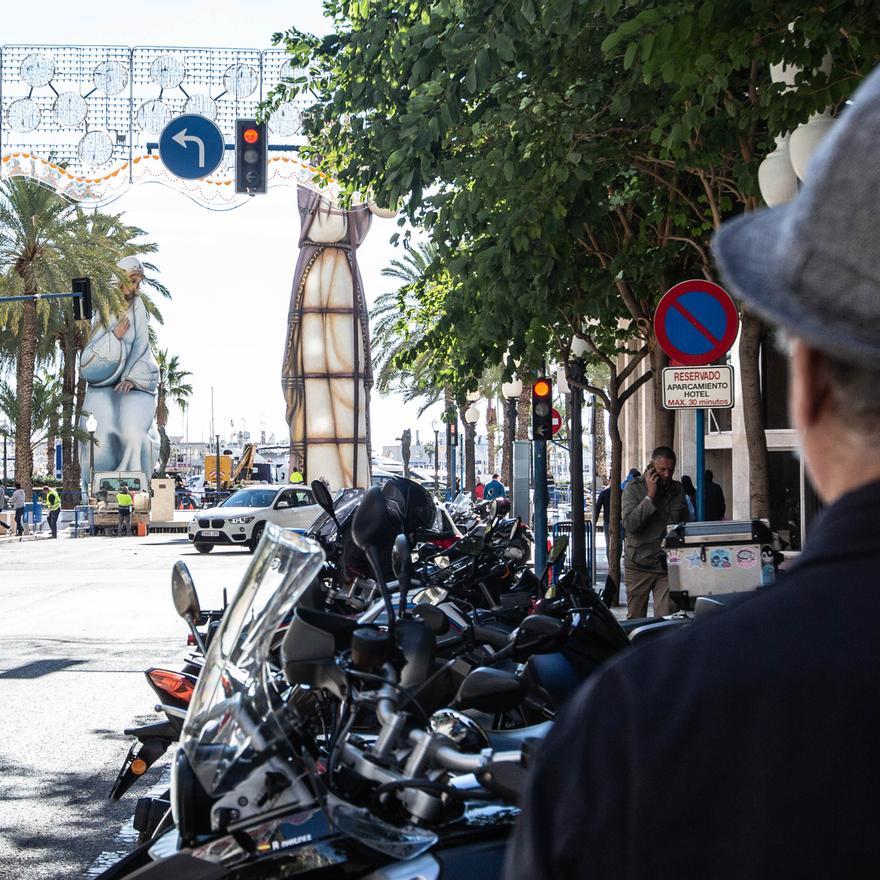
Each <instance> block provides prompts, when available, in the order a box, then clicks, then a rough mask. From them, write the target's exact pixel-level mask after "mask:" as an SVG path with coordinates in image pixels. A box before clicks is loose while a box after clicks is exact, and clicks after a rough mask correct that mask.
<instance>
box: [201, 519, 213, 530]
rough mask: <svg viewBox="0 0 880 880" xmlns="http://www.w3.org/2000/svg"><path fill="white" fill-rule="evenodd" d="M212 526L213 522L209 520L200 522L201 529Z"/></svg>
mask: <svg viewBox="0 0 880 880" xmlns="http://www.w3.org/2000/svg"><path fill="white" fill-rule="evenodd" d="M210 524H211V521H210V520H209V519H200V520H199V528H200V529H207V528H208V527H209V526H210Z"/></svg>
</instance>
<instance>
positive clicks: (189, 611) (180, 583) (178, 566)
mask: <svg viewBox="0 0 880 880" xmlns="http://www.w3.org/2000/svg"><path fill="white" fill-rule="evenodd" d="M171 596H172V598H173V599H174V608H175V610H176V611H177V613H178V614H179V615H180V616H181V617H182V618H183V619H184V620H185V621H186V622H187V623H188V624H190V626H195V625H196V624H197V623H198V622H199V620H200V618H201V616H202V609H201V607H200V606H199V597H198V594H197V593H196V585H195V582H194V581H193V579H192V575H191V574H190V573H189V569H188V568H187V567H186V563H185V562H181V561H180V560H179V559H178V560H177V562H175V563H174V568H172V569H171Z"/></svg>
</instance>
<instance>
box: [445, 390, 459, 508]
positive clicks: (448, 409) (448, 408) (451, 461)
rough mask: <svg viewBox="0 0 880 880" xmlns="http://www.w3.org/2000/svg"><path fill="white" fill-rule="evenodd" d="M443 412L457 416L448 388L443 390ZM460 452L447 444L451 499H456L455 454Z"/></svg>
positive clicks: (447, 485) (447, 467)
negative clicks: (453, 474)
mask: <svg viewBox="0 0 880 880" xmlns="http://www.w3.org/2000/svg"><path fill="white" fill-rule="evenodd" d="M443 411H444V413H447V414H453V415H454V414H455V404H454V402H453V399H452V392H451V391H450V390H449V389H448V388H444V389H443ZM444 430H446V436H447V438H448V437H449V431H448V430H447V429H446V426H445V423H444ZM457 451H458V450H457V449H456V448H455V447H454V446H452V445H451V444H450V443H447V444H446V488H447V492H448V493H449V496H450V497H451V498H454V497H455V482H454V481H453V479H452V472H453V470H454V468H455V453H456V452H457Z"/></svg>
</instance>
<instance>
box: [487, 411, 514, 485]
mask: <svg viewBox="0 0 880 880" xmlns="http://www.w3.org/2000/svg"><path fill="white" fill-rule="evenodd" d="M497 428H498V411H497V410H496V409H495V401H494V400H493V399H492V398H491V397H490V398H488V399H487V400H486V449H487V452H486V458H487V469H488V471H489V473H490V474H494V473H495V471H496V470H497V469H498V462H497V461H496V460H495V459H496V458H497V455H498V450H496V449H495V437H496V434H497ZM506 485H508V486H509V485H510V483H507V484H506Z"/></svg>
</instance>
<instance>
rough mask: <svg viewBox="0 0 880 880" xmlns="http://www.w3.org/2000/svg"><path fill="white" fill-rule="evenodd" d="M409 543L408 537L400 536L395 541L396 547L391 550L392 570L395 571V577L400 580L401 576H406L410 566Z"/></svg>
mask: <svg viewBox="0 0 880 880" xmlns="http://www.w3.org/2000/svg"><path fill="white" fill-rule="evenodd" d="M410 552H411V551H410V548H409V541H407V539H406V535H398V536H397V537H396V538H395V539H394V547H393V548H392V550H391V568H392V569H393V570H394V576H395V577H396V578H397V579H398V580H400V575H401V574H404V575H406V573H407V571H408V569H409V566H408V565H407V563H408V562H409V561H410V559H409V553H410Z"/></svg>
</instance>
